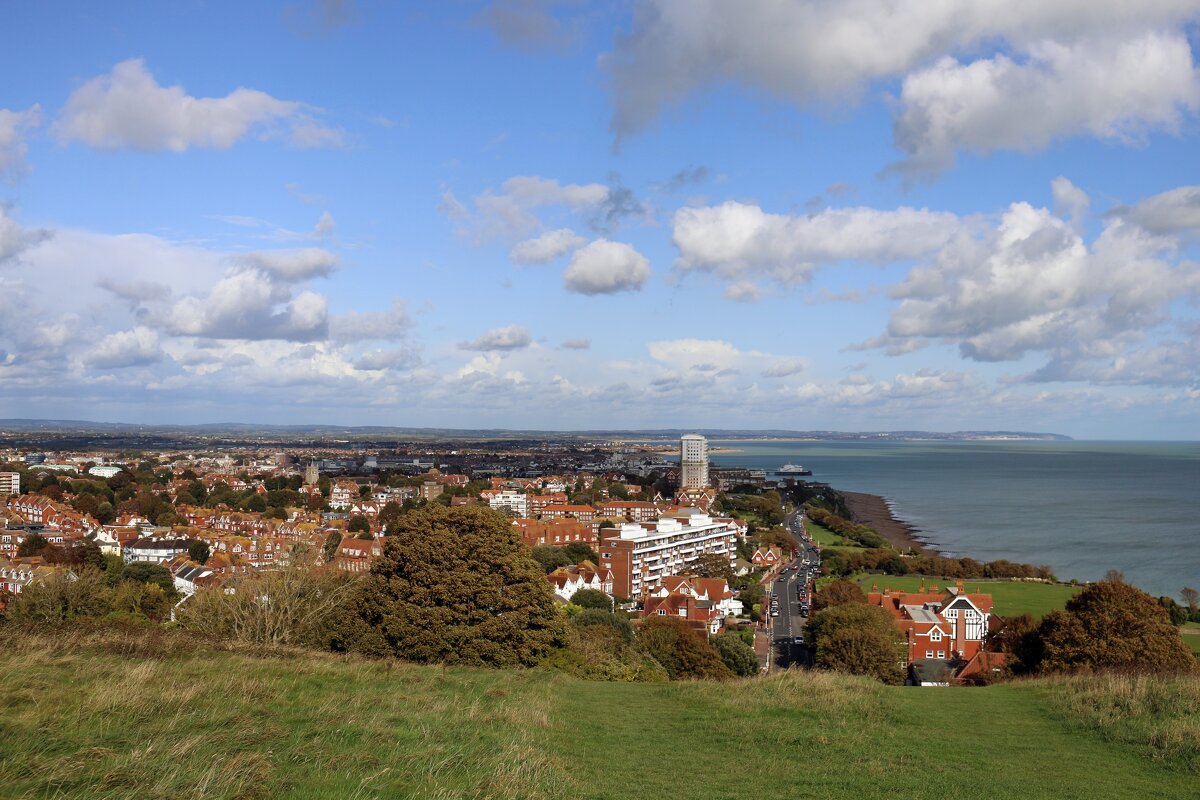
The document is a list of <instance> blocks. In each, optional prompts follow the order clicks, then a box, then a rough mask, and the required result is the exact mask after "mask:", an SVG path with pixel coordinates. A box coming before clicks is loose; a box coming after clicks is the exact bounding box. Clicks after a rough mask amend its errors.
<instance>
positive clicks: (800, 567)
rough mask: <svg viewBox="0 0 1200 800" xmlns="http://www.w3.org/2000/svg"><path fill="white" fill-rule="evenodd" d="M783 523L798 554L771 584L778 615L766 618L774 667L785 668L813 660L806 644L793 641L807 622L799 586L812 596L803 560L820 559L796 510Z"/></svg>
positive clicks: (814, 562) (812, 561) (802, 630)
mask: <svg viewBox="0 0 1200 800" xmlns="http://www.w3.org/2000/svg"><path fill="white" fill-rule="evenodd" d="M784 524H785V525H786V526H787V528H788V530H789V531H791V533H792V536H793V537H795V539H796V541H797V542H798V543H799V545H800V546H801V547H800V548H799V556H798V557H797V558H796V559H795V560H794V561H792V562H791V563H789V564H788V565H787V566H786V567H785V568H784V570H783V571H782V572H780V573H779V577H778V578H776V579H775V582H774V583H773V584H771V591H772V592H773V593H774V596H775V597H776V598H777V599H778V600H779V616H776V617H770V618H769V619H770V620H771V641H772V644H773V646H774V653H773V656H774V658H773V659H772V668H773V669H787V668H788V667H790V666H793V665H796V666H808V665H809V664H811V663H812V656H811V653H810V652H809V650H808V648H807V647H806V646H805V645H803V644H796V642H795V639H796V637H798V636H801V635H802V634H803V632H804V625H805V623H807V622H808V618H807V617H806V616H804V615H803V614H802V613H801V612H800V601H799V600H798V599H797V593H798V589H799V588H800V587H806V589H805V591H806V593H808V595H809V598H810V599H811V589H812V587H811V585H807V586H806V584H809V581H808V571H807V570H808V568H807V567H805V566H804V562H805V561H806V560H807V561H808V562H809V564H810V565H819V563H820V561H819V557H818V556H817V552H816V548H814V547H813V546H812V544H811V543H809V542H807V541H805V539H804V537H803V536H802V533H803V531H801V529H800V515H799V514H797V513H795V512H793V513H791V514H789V515H788V517H787V519H786V520H785V523H784ZM768 607H769V604H768Z"/></svg>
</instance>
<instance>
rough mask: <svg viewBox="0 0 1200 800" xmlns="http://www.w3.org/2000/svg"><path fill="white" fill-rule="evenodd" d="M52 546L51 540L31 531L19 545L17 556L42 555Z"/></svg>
mask: <svg viewBox="0 0 1200 800" xmlns="http://www.w3.org/2000/svg"><path fill="white" fill-rule="evenodd" d="M49 546H50V541H49V540H48V539H46V537H45V536H42V535H41V534H40V533H31V534H29V535H28V536H26V537H25V538H24V539H23V540H22V541H21V544H19V545H18V546H17V558H29V557H30V556H40V555H41V554H42V552H43V551H44V550H45V549H46V548H47V547H49Z"/></svg>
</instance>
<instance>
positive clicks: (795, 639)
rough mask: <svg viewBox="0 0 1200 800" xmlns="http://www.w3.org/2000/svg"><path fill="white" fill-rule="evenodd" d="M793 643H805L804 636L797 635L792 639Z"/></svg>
mask: <svg viewBox="0 0 1200 800" xmlns="http://www.w3.org/2000/svg"><path fill="white" fill-rule="evenodd" d="M792 644H804V637H803V636H797V637H795V638H794V639H792Z"/></svg>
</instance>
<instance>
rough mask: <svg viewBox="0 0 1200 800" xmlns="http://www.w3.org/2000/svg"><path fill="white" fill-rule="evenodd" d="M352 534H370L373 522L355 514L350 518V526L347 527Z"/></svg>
mask: <svg viewBox="0 0 1200 800" xmlns="http://www.w3.org/2000/svg"><path fill="white" fill-rule="evenodd" d="M346 530H347V531H349V532H350V533H370V532H371V521H370V520H369V519H367V518H366V517H364V516H363V515H362V514H355V515H354V516H353V517H351V518H350V524H349V525H348V526H347V527H346Z"/></svg>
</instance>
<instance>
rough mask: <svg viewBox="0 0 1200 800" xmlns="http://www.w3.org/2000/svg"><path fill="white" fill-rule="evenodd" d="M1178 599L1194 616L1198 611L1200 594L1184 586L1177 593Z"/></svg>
mask: <svg viewBox="0 0 1200 800" xmlns="http://www.w3.org/2000/svg"><path fill="white" fill-rule="evenodd" d="M1179 599H1180V600H1182V601H1183V604H1184V605H1185V606H1187V607H1188V611H1190V612H1192V613H1193V614H1195V613H1196V612H1197V611H1200V592H1197V591H1196V590H1195V589H1193V588H1192V587H1190V586H1185V587H1183V589H1181V590H1180V591H1179Z"/></svg>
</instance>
